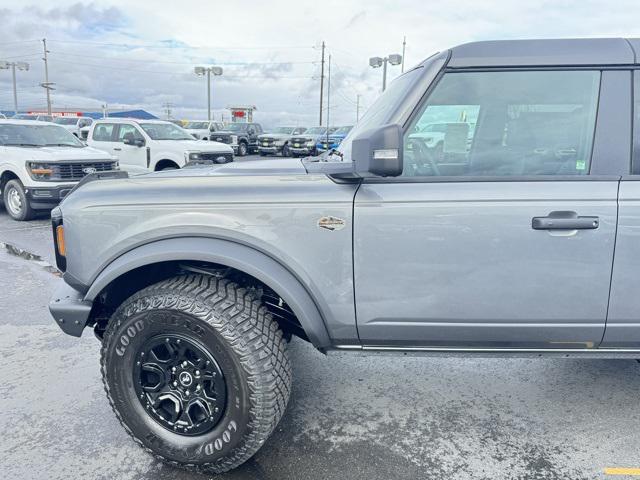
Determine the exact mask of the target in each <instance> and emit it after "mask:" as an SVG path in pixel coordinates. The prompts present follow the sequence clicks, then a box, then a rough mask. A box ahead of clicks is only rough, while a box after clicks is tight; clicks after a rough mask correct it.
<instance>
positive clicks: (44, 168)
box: [27, 162, 53, 180]
mask: <svg viewBox="0 0 640 480" xmlns="http://www.w3.org/2000/svg"><path fill="white" fill-rule="evenodd" d="M27 171H28V172H29V175H31V178H33V179H34V180H49V179H50V178H51V174H52V173H53V169H52V168H51V165H49V164H46V163H37V162H27Z"/></svg>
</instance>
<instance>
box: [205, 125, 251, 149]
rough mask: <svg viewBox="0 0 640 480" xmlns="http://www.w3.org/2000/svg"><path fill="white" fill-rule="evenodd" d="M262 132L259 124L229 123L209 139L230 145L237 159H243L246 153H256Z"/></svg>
mask: <svg viewBox="0 0 640 480" xmlns="http://www.w3.org/2000/svg"><path fill="white" fill-rule="evenodd" d="M262 132H263V130H262V126H261V125H260V124H259V123H230V124H228V125H227V126H226V127H225V128H224V130H221V131H219V132H215V135H211V136H210V137H209V139H210V140H213V141H216V142H222V143H226V144H227V145H230V146H231V148H233V151H234V152H235V153H236V154H237V155H238V156H239V157H244V156H245V155H246V154H247V153H257V152H258V136H259V135H260V134H261V133H262Z"/></svg>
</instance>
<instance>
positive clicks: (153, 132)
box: [140, 123, 193, 140]
mask: <svg viewBox="0 0 640 480" xmlns="http://www.w3.org/2000/svg"><path fill="white" fill-rule="evenodd" d="M140 127H141V128H142V129H143V130H144V131H145V132H146V133H147V135H149V136H150V137H151V139H152V140H193V137H192V136H191V135H190V134H188V133H187V132H185V131H184V130H183V129H182V128H180V127H178V126H176V125H174V124H173V123H141V124H140Z"/></svg>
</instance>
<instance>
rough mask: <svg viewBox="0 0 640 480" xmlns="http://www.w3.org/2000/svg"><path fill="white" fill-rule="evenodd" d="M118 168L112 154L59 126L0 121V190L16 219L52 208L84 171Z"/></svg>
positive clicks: (80, 177)
mask: <svg viewBox="0 0 640 480" xmlns="http://www.w3.org/2000/svg"><path fill="white" fill-rule="evenodd" d="M117 168H118V163H117V159H116V158H115V157H114V156H112V155H109V154H108V153H106V152H103V151H102V150H97V149H95V148H90V147H87V146H86V145H85V144H84V143H82V142H81V141H80V140H78V138H76V137H75V136H74V135H73V134H71V133H70V132H69V131H68V130H66V129H65V128H63V127H61V126H59V125H55V124H53V123H50V122H40V121H37V120H36V121H32V120H29V121H27V120H14V119H9V120H0V192H1V193H2V199H3V201H4V206H5V209H6V210H7V213H9V215H10V216H11V218H13V219H15V220H29V219H31V218H32V217H33V216H34V214H35V213H36V211H38V210H47V209H48V210H51V209H52V208H53V207H55V206H56V205H57V204H58V203H59V202H60V200H62V199H63V198H64V197H65V195H67V193H69V191H71V189H72V188H73V187H74V185H75V184H76V183H77V182H78V181H79V180H81V179H82V178H83V177H84V176H85V175H88V174H90V173H95V172H105V171H110V170H114V169H117Z"/></svg>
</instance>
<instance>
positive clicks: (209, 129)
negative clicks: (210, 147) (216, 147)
mask: <svg viewBox="0 0 640 480" xmlns="http://www.w3.org/2000/svg"><path fill="white" fill-rule="evenodd" d="M182 128H184V129H185V130H186V131H187V132H189V133H190V134H191V135H193V136H194V137H195V138H196V139H198V140H210V139H211V135H212V134H213V133H214V132H219V131H221V130H224V123H222V122H213V121H211V122H208V121H206V120H203V121H192V122H186V123H185V124H184V126H183V127H182Z"/></svg>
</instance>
